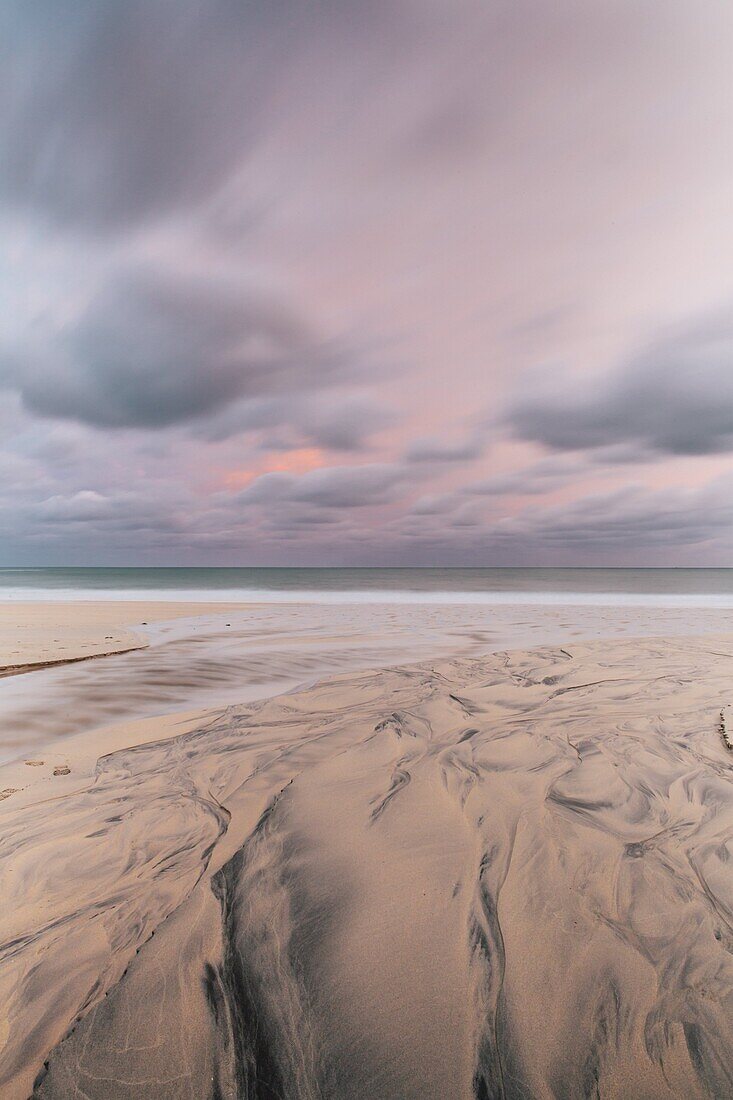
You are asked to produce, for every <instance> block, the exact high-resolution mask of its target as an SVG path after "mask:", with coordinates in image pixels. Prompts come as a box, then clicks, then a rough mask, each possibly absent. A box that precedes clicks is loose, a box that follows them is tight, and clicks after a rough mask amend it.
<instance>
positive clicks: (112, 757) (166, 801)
mask: <svg viewBox="0 0 733 1100" xmlns="http://www.w3.org/2000/svg"><path fill="white" fill-rule="evenodd" d="M732 688H733V642H731V641H730V640H725V639H712V638H704V639H697V640H693V639H689V640H679V639H677V640H674V641H664V640H661V639H660V640H655V639H652V640H646V641H633V642H632V641H623V642H622V641H614V642H606V643H602V644H600V643H592V644H582V645H581V644H578V645H575V644H573V645H571V646H569V647H563V648H559V647H545V648H542V649H538V650H534V651H525V652H512V653H506V654H494V655H491V656H487V657H483V658H470V659H469V658H458V659H455V660H449V661H441V662H439V663H436V664H423V665H417V666H410V667H403V668H390V669H384V670H381V671H377V672H369V673H358V674H354V673H350V674H345V675H343V676H340V677H336V678H335V679H332V680H330V681H328V682H324V683H321V684H318V685H316V686H314V687H312V688H310V689H308V690H305V691H302V692H296V693H294V694H290V695H285V696H281V697H279V698H275V699H272V700H267V701H264V702H261V703H257V704H251V705H248V706H242V707H233V708H229V709H227V710H226V711H224V712H222V713H221V714H218V715H216V714H214V715H211V714H210V715H208V716H207V719H206V721H205V722H202V723H201V725H200V727H199V728H194V729H191V730H189V732H185V733H184V734H182V735H181V736H177V737H169V738H167V739H165V740H162V741H159V742H152V743H147V744H141V745H138V746H132V747H129V748H125V747H121V748H118V749H116V750H115V751H113V752H111V753H110V754H109V755H107V756H105V757H103V758H101V759H100V760H99V762H98V764H97V766H96V769H95V771H94V774H93V775H92V776H90V777H89V778H88V779H87V780H82V781H81V782H79V783H78V785H77V787H76V788H75V789H74V790H73V792H71V793H69V794H68V795H67V796H61V797H59V798H57V799H55V800H52V801H51V802H47V803H46V805H45V807H44V813H43V814H38V812H37V809H36V807H34V805H33V803H32V801H28V799H26V800H24V801H23V802H22V803H21V802H19V803H18V806H17V809H14V808H13V802H14V798H13V797H11V798H9V799H7V800H6V801H5V802H4V803H3V804H2V807H1V809H0V812H1V813H2V820H3V826H4V828H3V833H2V846H1V847H0V871H1V872H2V874H3V879H4V882H5V884H6V895H5V896H6V899H7V901H6V905H5V906H4V908H3V912H2V915H1V916H0V941H1V943H2V946H1V947H0V953H1V954H0V960H1V962H0V1000H1V1001H2V1003H3V1004H4V1006H5V1043H4V1046H3V1048H2V1051H1V1052H0V1087H1V1088H2V1095H3V1096H7V1097H9V1098H11V1100H12V1098H14V1097H25V1096H27V1095H28V1093H29V1092H30V1091H32V1090H33V1089H34V1085H33V1082H34V1080H35V1081H36V1084H35V1089H34V1094H35V1095H37V1096H38V1097H64V1098H66V1097H82V1096H84V1097H99V1098H100V1100H101V1098H105V1100H108V1098H123V1097H130V1098H132V1097H140V1098H145V1097H151V1098H152V1097H156V1098H159V1097H169V1098H170V1100H174V1098H177V1097H181V1096H191V1097H194V1096H195V1097H207V1096H210V1097H212V1098H213V1097H226V1098H235V1097H241V1096H263V1097H265V1096H273V1097H274V1096H284V1097H298V1098H301V1097H303V1098H308V1097H313V1098H316V1097H317V1098H322V1097H324V1098H325V1097H350V1098H358V1097H364V1098H367V1097H370V1098H371V1097H374V1096H379V1097H384V1098H394V1100H397V1098H398V1097H399V1098H411V1097H414V1098H417V1097H435V1098H436V1100H438V1098H439V1097H445V1096H448V1095H450V1096H453V1097H457V1098H458V1097H466V1098H468V1097H479V1098H483V1097H495V1096H496V1097H520V1096H521V1097H556V1096H563V1097H568V1098H575V1097H578V1098H580V1097H585V1096H589V1095H599V1096H602V1097H604V1098H605V1097H618V1098H622V1097H623V1098H627V1097H629V1096H632V1095H633V1096H641V1095H643V1096H644V1097H645V1098H654V1097H703V1096H708V1097H711V1096H724V1095H730V1094H731V1093H732V1092H733V1035H732V1034H731V1028H730V1019H731V1017H732V1014H733V961H732V960H731V950H732V949H733V880H732V878H731V874H730V870H729V867H730V856H731V855H733V787H732V786H731V784H732V783H733V760H732V759H731V754H730V753H729V752H728V751H727V750H726V748H725V745H724V744H723V741H722V738H721V736H720V728H719V723H720V711H721V708H722V706H723V705H724V704H725V703H726V702H727V701H728V699H729V698H730V694H731V690H732ZM72 765H73V761H72ZM64 782H65V780H64Z"/></svg>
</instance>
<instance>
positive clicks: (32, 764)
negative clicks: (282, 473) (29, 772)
mask: <svg viewBox="0 0 733 1100" xmlns="http://www.w3.org/2000/svg"><path fill="white" fill-rule="evenodd" d="M25 763H26V765H27V766H28V767H29V768H42V767H43V765H44V764H45V763H46V761H45V760H26V762H25Z"/></svg>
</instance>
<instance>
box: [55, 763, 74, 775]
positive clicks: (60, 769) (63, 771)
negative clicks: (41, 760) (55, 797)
mask: <svg viewBox="0 0 733 1100" xmlns="http://www.w3.org/2000/svg"><path fill="white" fill-rule="evenodd" d="M53 774H54V775H71V768H67V767H66V765H65V764H62V765H60V766H59V767H58V768H54V769H53Z"/></svg>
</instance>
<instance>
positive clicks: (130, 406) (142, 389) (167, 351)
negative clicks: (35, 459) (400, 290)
mask: <svg viewBox="0 0 733 1100" xmlns="http://www.w3.org/2000/svg"><path fill="white" fill-rule="evenodd" d="M0 377H2V376H0ZM346 377H348V362H347V360H346V358H345V357H344V358H339V356H338V354H337V353H336V351H335V349H334V348H333V347H329V346H328V345H326V344H325V343H323V342H318V341H317V340H316V338H315V337H314V336H313V335H312V334H311V333H310V332H309V331H308V329H307V327H306V326H305V325H304V324H303V322H302V321H300V320H299V319H298V318H296V317H295V316H294V315H293V314H292V313H291V312H290V311H289V310H288V309H286V308H285V307H283V306H282V305H280V304H279V303H274V302H268V301H264V300H262V299H257V298H253V297H250V298H248V297H247V296H246V295H245V294H244V293H243V292H241V291H237V290H236V289H235V288H233V287H231V286H228V285H222V284H219V283H217V282H215V281H214V282H210V283H205V282H203V281H200V280H191V279H184V278H180V277H174V276H171V275H170V274H164V273H156V274H153V273H152V272H151V271H134V272H126V273H124V274H123V275H118V276H117V277H116V278H115V279H113V280H112V281H111V282H110V284H109V285H107V286H106V287H104V288H103V289H102V290H101V291H100V292H99V293H98V294H97V295H96V297H95V298H94V299H93V300H92V301H91V303H90V304H89V306H88V307H87V308H86V309H85V310H84V311H83V312H82V313H81V315H80V316H79V317H78V319H77V320H76V321H75V322H73V323H70V324H66V325H64V326H60V327H58V328H52V329H51V330H50V331H48V332H47V333H45V335H44V336H43V337H42V338H41V339H39V338H38V336H36V337H35V344H34V345H33V346H31V347H29V348H28V349H27V350H26V349H23V350H21V351H18V352H16V354H15V356H14V357H11V358H10V359H9V361H7V362H6V366H5V371H4V381H5V384H6V386H9V387H12V388H17V389H18V391H19V392H20V394H21V395H22V398H23V402H24V404H25V406H26V408H27V409H29V410H31V411H32V412H34V413H36V414H38V415H40V416H45V417H57V418H68V419H73V420H78V421H83V422H85V423H87V424H92V425H94V426H96V427H107V428H123V427H124V428H130V427H134V428H161V427H166V426H169V425H172V424H179V423H183V422H186V421H189V420H193V419H197V418H201V417H204V416H208V415H211V414H213V413H215V412H217V411H218V410H220V409H222V408H230V407H231V406H232V404H233V403H235V402H237V401H241V400H243V399H246V400H258V399H259V400H262V399H264V398H273V397H274V398H275V403H274V405H273V407H272V410H271V412H270V415H272V414H273V412H275V413H276V412H277V409H278V407H280V408H281V412H282V414H283V415H287V406H288V403H292V402H293V400H294V396H295V395H297V394H298V393H303V392H308V393H309V394H312V393H313V391H314V390H315V391H317V390H318V389H319V388H320V387H322V386H324V385H326V384H328V383H332V382H334V381H340V382H343V381H344V379H345V378H346ZM281 394H284V395H285V397H284V398H280V395H281ZM278 401H280V402H282V403H283V404H282V405H281V406H279V405H278ZM255 411H256V410H255ZM243 419H244V424H245V426H246V424H247V418H246V414H245V416H244V418H243Z"/></svg>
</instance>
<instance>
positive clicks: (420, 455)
mask: <svg viewBox="0 0 733 1100" xmlns="http://www.w3.org/2000/svg"><path fill="white" fill-rule="evenodd" d="M483 451H484V445H483V443H482V442H481V441H480V440H479V439H477V438H474V439H469V440H466V442H465V443H446V442H444V441H443V440H440V439H418V440H416V441H415V442H414V443H413V444H412V445H411V446H410V447H408V448H407V451H406V453H405V459H406V461H407V462H437V463H440V462H462V463H463V462H471V461H472V460H473V459H475V458H479V457H480V456H481V454H482V453H483Z"/></svg>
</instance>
